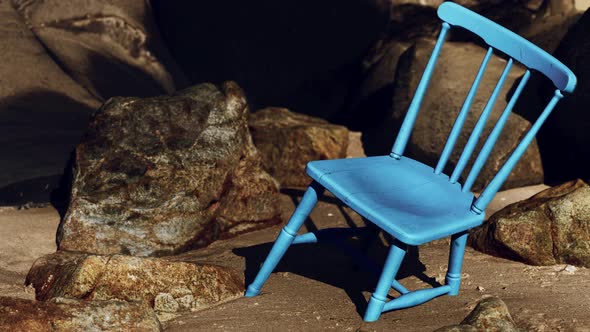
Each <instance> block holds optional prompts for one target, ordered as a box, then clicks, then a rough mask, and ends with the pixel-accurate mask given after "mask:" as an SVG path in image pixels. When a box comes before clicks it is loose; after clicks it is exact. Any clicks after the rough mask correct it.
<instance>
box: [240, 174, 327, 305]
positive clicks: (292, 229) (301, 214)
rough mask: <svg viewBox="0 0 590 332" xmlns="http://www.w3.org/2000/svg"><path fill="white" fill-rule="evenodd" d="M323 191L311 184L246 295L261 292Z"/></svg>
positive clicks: (317, 184)
mask: <svg viewBox="0 0 590 332" xmlns="http://www.w3.org/2000/svg"><path fill="white" fill-rule="evenodd" d="M323 191H324V188H323V187H322V186H321V185H320V184H319V183H317V182H315V181H313V182H312V183H311V184H310V185H309V187H308V188H307V191H306V192H305V194H304V195H303V198H302V199H301V202H299V205H298V206H297V209H295V212H293V215H292V216H291V218H290V219H289V222H288V223H287V225H285V227H283V229H282V230H281V233H280V234H279V236H278V237H277V239H276V241H275V243H274V245H273V246H272V249H271V250H270V253H269V254H268V256H267V257H266V260H265V261H264V264H262V267H261V268H260V271H258V274H257V275H256V278H255V279H254V281H253V282H252V283H251V284H250V286H248V289H247V290H246V294H245V296H246V297H252V296H256V295H258V294H259V293H260V289H261V288H262V285H264V283H265V282H266V279H268V276H269V275H270V274H271V273H272V271H273V270H274V269H275V267H276V266H277V264H278V263H279V261H280V260H281V258H283V255H284V254H285V252H286V251H287V248H289V246H290V245H291V244H292V243H293V240H294V239H295V236H297V232H298V231H299V228H301V225H303V222H304V221H305V219H307V216H309V214H310V212H311V210H313V208H314V207H315V205H316V203H317V201H318V199H319V196H321V194H322V193H323Z"/></svg>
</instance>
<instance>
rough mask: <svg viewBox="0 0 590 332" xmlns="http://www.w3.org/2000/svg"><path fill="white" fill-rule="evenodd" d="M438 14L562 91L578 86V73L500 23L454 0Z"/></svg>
mask: <svg viewBox="0 0 590 332" xmlns="http://www.w3.org/2000/svg"><path fill="white" fill-rule="evenodd" d="M438 16H439V17H440V19H442V20H443V21H445V22H447V23H449V24H450V25H452V26H459V27H462V28H465V29H467V30H469V31H471V32H473V33H475V34H476V35H478V36H480V37H481V38H482V39H483V40H484V41H485V42H486V43H487V44H488V45H489V46H491V47H493V48H495V49H497V50H499V51H502V52H504V53H506V54H507V55H508V56H510V57H511V58H513V59H514V60H516V61H518V62H520V63H522V64H523V65H525V66H526V67H528V68H530V69H534V70H537V71H539V72H541V73H543V74H544V75H545V76H547V77H548V78H549V79H550V80H551V81H552V82H553V84H554V85H555V87H557V88H558V89H559V90H561V91H565V92H568V93H571V92H573V90H574V88H575V87H576V76H575V75H574V73H573V72H572V71H571V70H570V69H569V68H568V67H566V66H565V65H564V64H563V63H561V62H560V61H559V60H557V59H555V58H554V57H553V56H552V55H550V54H549V53H547V52H545V51H544V50H542V49H541V48H539V47H538V46H536V45H534V44H533V43H531V42H529V41H528V40H526V39H524V38H523V37H521V36H519V35H517V34H515V33H514V32H512V31H510V30H508V29H506V28H504V27H502V26H501V25H499V24H496V23H494V22H493V21H491V20H489V19H487V18H485V17H483V16H480V15H479V14H476V13H474V12H472V11H471V10H469V9H466V8H464V7H461V6H459V5H457V4H455V3H452V2H444V3H443V4H441V5H440V6H439V8H438Z"/></svg>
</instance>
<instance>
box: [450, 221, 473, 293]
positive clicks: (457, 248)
mask: <svg viewBox="0 0 590 332" xmlns="http://www.w3.org/2000/svg"><path fill="white" fill-rule="evenodd" d="M468 234H469V233H468V232H467V231H464V232H461V233H457V234H455V235H453V236H452V238H451V250H450V254H449V269H448V271H447V276H446V278H445V279H446V283H447V285H449V286H451V290H450V291H449V295H451V296H455V295H459V286H460V285H461V267H462V265H463V256H464V255H465V244H466V243H467V235H468Z"/></svg>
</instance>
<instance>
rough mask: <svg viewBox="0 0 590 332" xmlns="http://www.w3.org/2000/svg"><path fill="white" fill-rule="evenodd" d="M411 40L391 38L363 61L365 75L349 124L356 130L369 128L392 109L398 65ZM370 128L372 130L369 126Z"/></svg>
mask: <svg viewBox="0 0 590 332" xmlns="http://www.w3.org/2000/svg"><path fill="white" fill-rule="evenodd" d="M410 46H411V44H410V43H406V42H399V41H390V42H388V43H387V45H386V46H384V49H383V50H376V49H375V50H373V52H382V54H377V53H375V54H372V55H367V57H366V58H365V61H364V63H363V67H364V77H363V79H362V82H361V83H360V85H359V87H358V89H357V90H356V91H355V95H354V96H353V97H352V102H351V105H350V111H349V114H348V115H347V116H348V119H346V123H347V124H348V125H349V127H351V128H353V129H355V130H367V129H368V128H371V127H373V126H375V119H381V118H383V117H384V116H385V114H386V112H387V110H389V109H391V95H392V94H393V82H394V81H395V73H396V70H397V64H398V62H399V59H400V57H401V55H402V54H403V53H404V52H405V51H406V50H407V49H408V48H409V47H410ZM369 130H370V129H369Z"/></svg>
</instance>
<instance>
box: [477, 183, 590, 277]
mask: <svg viewBox="0 0 590 332" xmlns="http://www.w3.org/2000/svg"><path fill="white" fill-rule="evenodd" d="M470 238H471V245H472V246H473V247H474V248H475V249H477V250H480V251H483V252H485V253H489V254H492V255H495V256H500V257H505V258H509V259H515V260H519V261H523V262H525V263H528V264H533V265H552V264H557V263H566V264H572V265H578V266H586V267H590V186H588V185H587V184H586V183H584V182H583V181H581V180H578V181H572V182H567V183H564V184H562V185H560V186H556V187H553V188H549V189H547V190H544V191H542V192H540V193H538V194H537V195H534V196H533V197H531V198H529V199H527V200H524V201H522V202H518V203H515V204H512V205H509V206H507V207H506V208H504V209H503V210H500V211H499V212H497V213H496V214H494V215H492V216H491V217H490V218H489V220H488V221H487V222H486V223H485V224H484V225H482V226H481V227H479V228H476V229H474V230H473V231H472V234H471V237H470Z"/></svg>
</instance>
